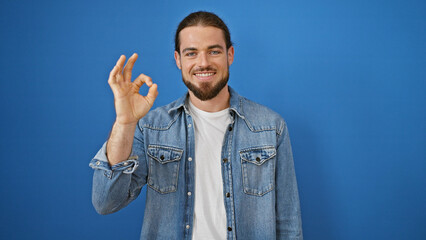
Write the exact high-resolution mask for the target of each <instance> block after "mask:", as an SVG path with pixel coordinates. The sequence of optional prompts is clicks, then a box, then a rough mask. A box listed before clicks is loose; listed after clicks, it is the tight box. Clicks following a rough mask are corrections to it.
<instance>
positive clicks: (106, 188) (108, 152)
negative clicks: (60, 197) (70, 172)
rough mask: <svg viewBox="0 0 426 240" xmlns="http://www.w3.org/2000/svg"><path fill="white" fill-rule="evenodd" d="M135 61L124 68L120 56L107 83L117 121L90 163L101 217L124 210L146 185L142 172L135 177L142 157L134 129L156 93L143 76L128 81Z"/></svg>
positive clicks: (138, 132) (139, 137) (140, 139)
mask: <svg viewBox="0 0 426 240" xmlns="http://www.w3.org/2000/svg"><path fill="white" fill-rule="evenodd" d="M136 59H137V55H136V54H133V56H132V57H131V58H130V59H129V60H128V62H127V64H126V66H125V67H124V68H123V66H124V62H125V60H126V58H125V56H121V57H120V59H119V60H118V61H117V64H116V65H115V66H114V68H113V70H112V71H111V73H110V76H109V79H108V83H109V85H110V87H111V89H112V91H113V94H114V105H115V111H116V121H115V123H114V125H113V128H112V130H111V134H110V137H109V139H108V141H107V143H105V144H104V146H103V147H102V149H101V150H100V151H99V152H98V154H96V156H95V158H94V159H93V160H92V162H91V163H90V166H91V167H92V168H94V169H95V173H94V176H93V192H92V202H93V205H94V206H95V208H96V210H97V211H98V212H99V213H101V214H107V213H112V212H115V211H117V210H119V209H121V208H122V207H124V206H126V205H127V204H128V203H129V202H130V201H132V200H133V199H134V198H135V197H136V196H137V195H138V194H139V192H140V188H142V186H140V185H141V184H143V183H145V182H146V181H145V179H142V178H143V176H144V175H146V174H144V171H143V170H139V173H137V172H136V173H134V171H135V170H136V169H137V167H138V165H139V164H140V163H139V161H138V158H142V157H143V156H144V155H145V154H144V149H143V148H142V147H141V146H143V137H142V131H141V129H139V128H136V127H137V123H138V121H139V119H141V118H142V117H144V116H145V115H146V114H147V113H148V111H149V109H150V108H151V107H152V105H153V103H154V101H155V98H156V97H157V95H158V92H157V85H156V84H153V83H152V80H151V78H150V77H148V76H146V75H144V74H141V75H139V76H138V77H137V78H136V79H135V80H134V81H133V82H132V81H131V76H132V69H133V65H134V63H135V61H136ZM144 83H146V84H147V86H148V87H149V91H148V94H147V96H142V95H141V94H139V89H140V87H141V86H142V85H143V84H144ZM132 149H134V150H133V152H132ZM145 177H146V176H145Z"/></svg>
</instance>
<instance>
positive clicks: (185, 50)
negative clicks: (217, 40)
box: [182, 44, 223, 53]
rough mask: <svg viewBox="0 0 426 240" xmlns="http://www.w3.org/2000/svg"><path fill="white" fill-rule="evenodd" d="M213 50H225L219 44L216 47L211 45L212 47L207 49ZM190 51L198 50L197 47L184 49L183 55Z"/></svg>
mask: <svg viewBox="0 0 426 240" xmlns="http://www.w3.org/2000/svg"><path fill="white" fill-rule="evenodd" d="M213 48H219V49H221V50H223V47H222V46H221V45H219V44H215V45H211V46H208V47H207V49H213ZM188 51H197V48H195V47H188V48H185V49H183V50H182V53H185V52H188Z"/></svg>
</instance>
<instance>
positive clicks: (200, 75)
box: [195, 73, 214, 77]
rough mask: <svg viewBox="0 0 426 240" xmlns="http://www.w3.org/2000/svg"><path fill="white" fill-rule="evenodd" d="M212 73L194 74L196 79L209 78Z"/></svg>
mask: <svg viewBox="0 0 426 240" xmlns="http://www.w3.org/2000/svg"><path fill="white" fill-rule="evenodd" d="M213 74H214V73H197V74H195V75H196V76H197V77H209V76H212V75H213Z"/></svg>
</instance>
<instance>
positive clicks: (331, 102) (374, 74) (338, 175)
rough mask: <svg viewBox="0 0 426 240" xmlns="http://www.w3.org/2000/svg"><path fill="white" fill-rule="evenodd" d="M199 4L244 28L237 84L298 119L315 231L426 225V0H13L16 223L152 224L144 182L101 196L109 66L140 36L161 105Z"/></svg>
mask: <svg viewBox="0 0 426 240" xmlns="http://www.w3.org/2000/svg"><path fill="white" fill-rule="evenodd" d="M195 10H208V11H214V12H216V13H217V14H218V15H219V16H221V17H222V18H223V19H224V21H225V22H226V23H227V24H228V26H229V28H230V30H231V34H232V40H233V42H234V43H235V49H236V50H235V61H234V64H233V65H232V66H231V69H230V71H231V78H230V85H231V86H232V87H233V88H234V89H236V90H237V91H238V92H239V93H240V94H242V95H244V96H246V97H248V98H250V99H252V100H255V101H257V102H259V103H262V104H264V105H267V106H269V107H271V108H272V109H274V110H275V111H277V112H279V113H280V114H281V115H282V116H284V118H285V119H286V121H287V123H288V126H289V130H290V135H291V139H292V145H293V152H294V159H295V164H296V174H297V178H298V183H299V191H300V199H301V207H302V217H303V228H304V235H305V239H327V240H330V239H338V240H340V239H345V240H350V239H354V240H355V239H356V240H359V239H425V238H426V228H425V226H426V205H425V202H426V201H425V200H426V187H425V183H426V174H425V172H426V163H425V162H426V161H425V160H426V111H425V110H426V109H425V105H426V94H425V93H426V91H425V90H426V47H425V43H426V2H425V1H420V0H418V1H416V0H405V1H403V0H399V1H392V0H388V1H379V0H369V1H366V0H358V1H355V0H354V1H341V0H334V1H333V0H323V1H312V0H306V1H264V2H261V1H229V2H228V1H200V0H197V1H173V2H172V1H141V0H139V1H107V0H103V1H81V0H74V1H24V0H22V1H19V0H9V1H5V0H2V1H1V3H0V30H1V38H0V61H1V62H0V74H1V75H0V76H1V82H0V103H1V118H0V123H1V125H0V126H1V137H0V159H1V168H0V182H1V188H0V195H1V197H0V199H1V200H0V201H1V202H0V203H1V204H0V212H1V214H0V221H1V224H0V238H1V239H105V240H106V239H138V238H139V234H140V230H141V225H142V219H143V209H144V201H145V199H144V194H142V195H141V196H140V197H139V198H138V199H137V200H136V201H134V202H133V203H132V204H130V205H129V206H128V207H127V208H125V209H123V210H122V211H120V212H118V213H115V214H112V215H108V216H100V215H98V214H97V213H96V212H95V211H94V209H93V207H92V205H91V184H92V183H91V180H92V170H91V169H90V168H89V167H88V163H89V161H90V159H91V158H92V157H93V156H94V155H95V153H96V152H97V150H98V149H99V148H100V147H101V145H102V143H103V142H104V141H105V140H106V139H107V137H108V133H109V130H110V128H111V126H112V124H113V121H114V118H115V113H114V106H113V95H112V93H111V91H110V88H109V86H108V84H107V78H108V74H109V71H110V70H111V69H112V67H113V66H114V64H115V61H116V60H117V59H118V57H119V55H120V54H126V55H127V56H129V55H131V54H132V53H133V52H137V53H138V54H139V55H140V58H139V60H138V61H137V62H136V66H135V68H134V73H135V75H136V74H139V73H142V72H143V73H145V74H147V75H149V76H151V77H152V78H153V79H154V81H155V82H156V83H157V84H158V86H159V93H160V94H159V96H158V98H157V101H156V103H155V106H161V105H164V104H166V103H169V102H171V101H172V100H174V99H176V98H178V97H180V96H181V95H182V94H184V92H185V91H186V88H185V86H184V85H183V84H182V83H181V76H180V72H179V70H178V69H177V68H176V66H175V63H174V59H173V35H174V31H175V29H176V27H177V24H178V23H179V21H180V20H181V19H182V18H183V17H185V16H186V15H187V14H189V13H190V12H192V11H195ZM146 90H147V89H146V88H144V89H143V90H142V92H143V93H146Z"/></svg>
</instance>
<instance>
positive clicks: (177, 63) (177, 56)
mask: <svg viewBox="0 0 426 240" xmlns="http://www.w3.org/2000/svg"><path fill="white" fill-rule="evenodd" d="M175 61H176V66H177V67H178V68H179V69H180V70H182V64H181V63H180V54H179V53H178V52H177V51H175Z"/></svg>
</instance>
